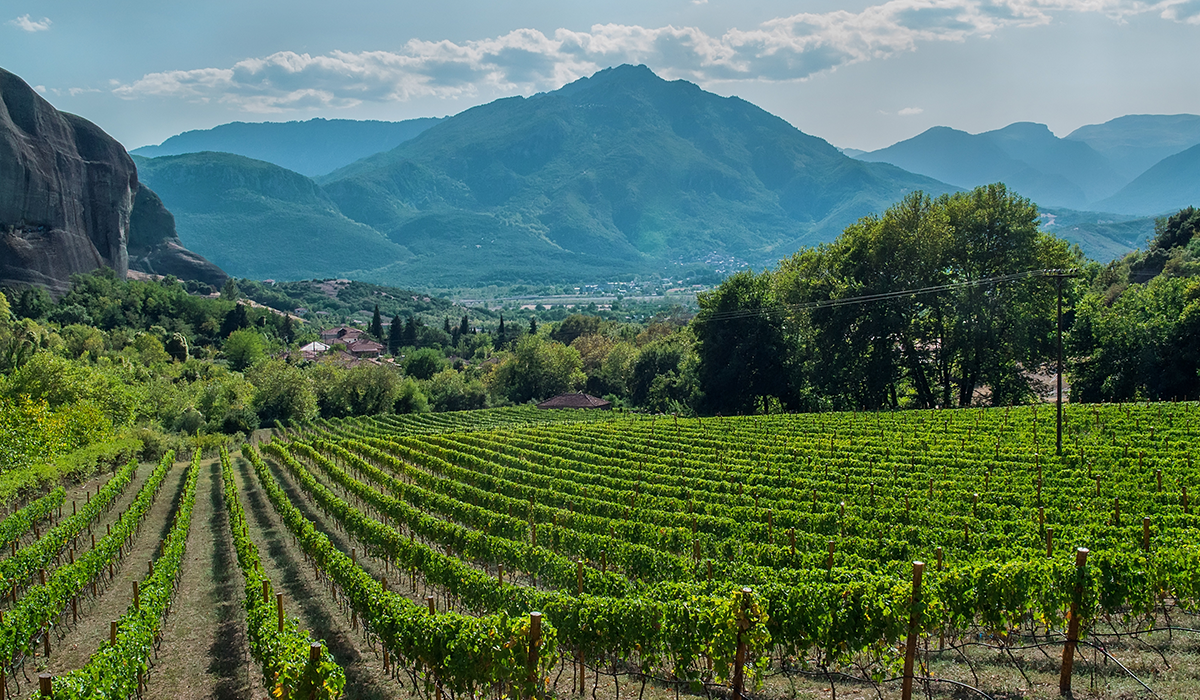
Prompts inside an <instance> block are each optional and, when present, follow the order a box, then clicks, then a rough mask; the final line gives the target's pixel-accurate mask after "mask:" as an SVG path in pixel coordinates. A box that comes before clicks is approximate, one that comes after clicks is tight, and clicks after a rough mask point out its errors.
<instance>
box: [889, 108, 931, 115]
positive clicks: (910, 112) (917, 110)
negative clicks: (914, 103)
mask: <svg viewBox="0 0 1200 700" xmlns="http://www.w3.org/2000/svg"><path fill="white" fill-rule="evenodd" d="M924 111H925V110H923V109H921V108H920V107H905V108H904V109H902V110H900V111H899V112H896V114H898V115H900V116H902V117H915V116H917V115H918V114H921V113H922V112H924Z"/></svg>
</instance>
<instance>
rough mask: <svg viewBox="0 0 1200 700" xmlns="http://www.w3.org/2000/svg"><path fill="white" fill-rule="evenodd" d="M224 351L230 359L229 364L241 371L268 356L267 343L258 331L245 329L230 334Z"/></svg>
mask: <svg viewBox="0 0 1200 700" xmlns="http://www.w3.org/2000/svg"><path fill="white" fill-rule="evenodd" d="M223 352H224V353H225V357H226V358H227V359H228V360H229V366H230V367H231V368H232V369H234V370H236V371H238V372H241V371H243V370H245V369H246V368H248V367H252V366H254V365H255V364H257V363H258V362H260V361H261V360H262V359H263V357H265V356H266V343H265V342H263V338H262V336H261V335H260V334H259V333H258V331H253V330H249V329H243V330H240V331H234V332H233V333H231V334H230V335H229V337H228V338H227V339H226V340H225V346H224V348H223Z"/></svg>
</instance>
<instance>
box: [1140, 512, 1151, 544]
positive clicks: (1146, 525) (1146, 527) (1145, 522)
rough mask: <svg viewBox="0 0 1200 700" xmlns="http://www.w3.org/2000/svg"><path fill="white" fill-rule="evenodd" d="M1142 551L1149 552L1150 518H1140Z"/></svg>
mask: <svg viewBox="0 0 1200 700" xmlns="http://www.w3.org/2000/svg"><path fill="white" fill-rule="evenodd" d="M1142 549H1143V550H1145V551H1147V552H1149V551H1150V518H1142Z"/></svg>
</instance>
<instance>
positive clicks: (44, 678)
mask: <svg viewBox="0 0 1200 700" xmlns="http://www.w3.org/2000/svg"><path fill="white" fill-rule="evenodd" d="M38 689H39V690H40V691H41V694H42V697H44V698H52V697H54V676H51V675H50V674H49V673H42V674H39V675H38Z"/></svg>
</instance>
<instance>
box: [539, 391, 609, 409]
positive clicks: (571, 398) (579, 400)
mask: <svg viewBox="0 0 1200 700" xmlns="http://www.w3.org/2000/svg"><path fill="white" fill-rule="evenodd" d="M537 407H538V408H542V409H548V408H595V409H599V410H601V411H609V410H612V402H611V401H605V400H604V399H598V398H596V397H595V396H592V395H591V394H585V393H583V392H582V391H581V392H579V393H576V394H559V395H558V396H555V397H553V398H549V399H546V400H545V401H543V402H541V403H539V404H538V405H537Z"/></svg>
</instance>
